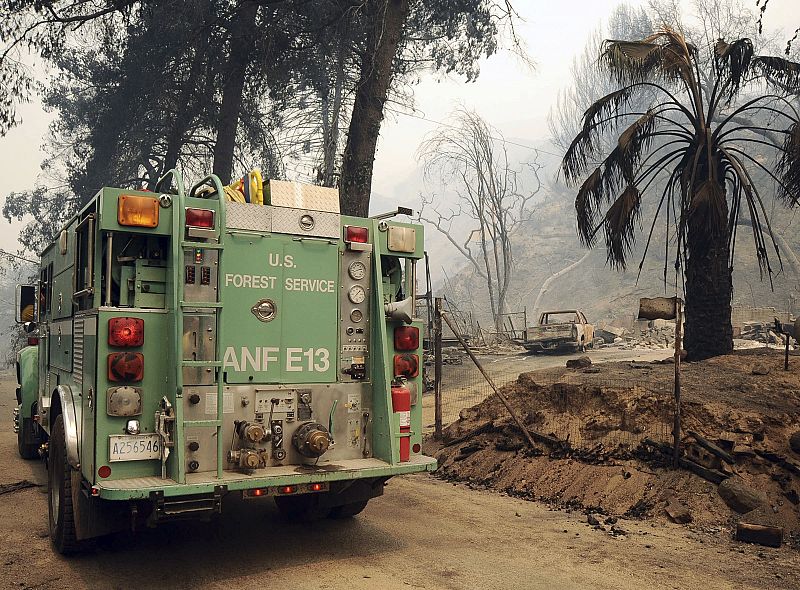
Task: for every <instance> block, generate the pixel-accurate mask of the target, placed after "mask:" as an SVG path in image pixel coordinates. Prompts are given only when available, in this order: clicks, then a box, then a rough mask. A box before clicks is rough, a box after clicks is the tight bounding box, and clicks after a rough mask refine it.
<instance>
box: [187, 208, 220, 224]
mask: <svg viewBox="0 0 800 590" xmlns="http://www.w3.org/2000/svg"><path fill="white" fill-rule="evenodd" d="M186 225H188V226H189V227H205V228H208V229H213V228H214V212H213V211H212V210H211V209H193V208H191V207H189V208H187V209H186Z"/></svg>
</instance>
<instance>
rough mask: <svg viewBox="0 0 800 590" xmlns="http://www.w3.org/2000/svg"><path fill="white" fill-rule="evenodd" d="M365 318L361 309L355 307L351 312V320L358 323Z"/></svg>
mask: <svg viewBox="0 0 800 590" xmlns="http://www.w3.org/2000/svg"><path fill="white" fill-rule="evenodd" d="M363 319H364V312H362V311H361V310H360V309H354V310H353V311H351V312H350V321H351V322H355V323H356V324H357V323H358V322H360V321H361V320H363Z"/></svg>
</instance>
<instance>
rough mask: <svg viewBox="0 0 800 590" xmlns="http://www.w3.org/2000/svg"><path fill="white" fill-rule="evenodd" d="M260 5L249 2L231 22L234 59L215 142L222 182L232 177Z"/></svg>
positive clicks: (216, 171) (216, 167)
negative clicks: (237, 133) (251, 36)
mask: <svg viewBox="0 0 800 590" xmlns="http://www.w3.org/2000/svg"><path fill="white" fill-rule="evenodd" d="M257 13H258V4H256V3H255V2H251V1H245V2H243V3H242V5H241V7H240V8H239V12H238V13H237V15H236V17H235V18H234V20H233V23H232V24H231V39H230V58H229V60H228V69H227V72H226V79H225V82H224V83H223V86H222V104H221V105H220V110H219V118H218V119H217V141H216V143H215V145H214V164H213V170H214V174H216V175H217V176H219V178H220V180H221V181H222V184H228V183H229V182H230V180H231V170H232V168H233V152H234V148H235V147H236V128H237V126H238V125H239V111H240V110H241V108H242V98H243V94H244V82H245V74H246V73H247V63H248V56H249V54H250V49H251V48H250V43H249V38H250V35H252V31H253V30H254V28H255V23H256V14H257Z"/></svg>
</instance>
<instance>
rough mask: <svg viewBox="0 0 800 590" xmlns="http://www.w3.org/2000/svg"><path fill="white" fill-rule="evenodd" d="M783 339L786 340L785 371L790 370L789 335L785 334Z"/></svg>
mask: <svg viewBox="0 0 800 590" xmlns="http://www.w3.org/2000/svg"><path fill="white" fill-rule="evenodd" d="M783 337H784V338H785V339H786V354H785V356H784V357H783V370H784V371H788V370H789V333H788V332H784V334H783Z"/></svg>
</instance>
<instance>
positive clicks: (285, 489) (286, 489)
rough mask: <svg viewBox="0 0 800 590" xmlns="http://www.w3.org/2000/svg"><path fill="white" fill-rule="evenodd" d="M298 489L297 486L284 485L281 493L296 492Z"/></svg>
mask: <svg viewBox="0 0 800 590" xmlns="http://www.w3.org/2000/svg"><path fill="white" fill-rule="evenodd" d="M296 491H297V486H283V487H282V488H281V489H280V492H281V494H294V493H295V492H296Z"/></svg>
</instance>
